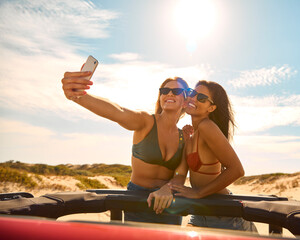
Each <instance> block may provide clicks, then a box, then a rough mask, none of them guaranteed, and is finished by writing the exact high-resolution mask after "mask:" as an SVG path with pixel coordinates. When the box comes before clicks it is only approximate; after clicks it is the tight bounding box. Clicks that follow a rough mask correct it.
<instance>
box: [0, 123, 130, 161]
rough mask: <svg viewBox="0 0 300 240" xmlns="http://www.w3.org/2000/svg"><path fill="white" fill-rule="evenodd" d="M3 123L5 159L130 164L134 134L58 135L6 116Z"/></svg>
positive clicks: (0, 153)
mask: <svg viewBox="0 0 300 240" xmlns="http://www.w3.org/2000/svg"><path fill="white" fill-rule="evenodd" d="M0 126H1V128H0V132H1V134H0V161H1V162H4V161H8V160H19V161H22V162H27V163H45V164H50V165H57V164H67V163H72V164H85V163H87V164H88V163H106V164H114V163H120V164H125V165H130V159H131V151H130V149H131V144H132V140H131V138H132V137H131V135H130V134H120V135H118V136H111V135H109V136H108V135H105V134H82V133H72V134H60V135H58V134H55V133H54V132H51V131H49V130H48V129H47V128H42V127H36V126H33V125H30V124H26V123H23V122H19V121H9V120H5V119H0ZM118 127H119V126H118ZM112 143H113V144H112ZM116 146H117V147H116ZM116 149H117V151H116Z"/></svg>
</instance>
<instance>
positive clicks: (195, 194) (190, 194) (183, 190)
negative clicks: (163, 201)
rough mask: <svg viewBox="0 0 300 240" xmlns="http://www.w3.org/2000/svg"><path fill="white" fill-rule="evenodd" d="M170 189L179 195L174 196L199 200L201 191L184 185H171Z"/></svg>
mask: <svg viewBox="0 0 300 240" xmlns="http://www.w3.org/2000/svg"><path fill="white" fill-rule="evenodd" d="M170 187H171V189H172V190H175V191H177V193H175V194H174V195H175V196H182V197H187V198H199V189H194V188H191V187H186V186H183V185H171V186H170Z"/></svg>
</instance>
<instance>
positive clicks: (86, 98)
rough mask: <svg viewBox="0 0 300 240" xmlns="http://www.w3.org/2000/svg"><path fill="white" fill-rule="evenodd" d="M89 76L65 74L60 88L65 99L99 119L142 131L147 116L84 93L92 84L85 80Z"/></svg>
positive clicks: (87, 74)
mask: <svg viewBox="0 0 300 240" xmlns="http://www.w3.org/2000/svg"><path fill="white" fill-rule="evenodd" d="M90 74H91V73H90V72H66V73H65V74H64V78H63V79H62V88H63V90H64V94H65V96H66V98H67V99H69V100H73V101H74V102H76V103H77V104H79V105H81V106H82V107H84V108H86V109H88V110H90V111H92V112H93V113H95V114H97V115H99V116H101V117H104V118H107V119H109V120H112V121H114V122H117V123H118V124H120V125H121V126H122V127H124V128H126V129H128V130H140V129H142V128H143V127H144V126H145V124H146V118H147V116H148V114H146V113H144V112H137V111H132V110H129V109H127V108H123V107H121V106H119V105H118V104H115V103H113V102H111V101H109V100H108V99H105V98H101V97H96V96H93V95H90V94H87V93H86V90H87V89H89V88H90V85H92V84H93V83H92V82H91V81H89V80H86V79H85V78H86V77H87V76H89V75H90ZM148 117H149V116H148Z"/></svg>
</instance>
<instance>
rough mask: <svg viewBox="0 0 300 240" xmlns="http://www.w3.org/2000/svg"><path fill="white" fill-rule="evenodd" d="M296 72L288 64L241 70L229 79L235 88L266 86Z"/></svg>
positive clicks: (287, 77)
mask: <svg viewBox="0 0 300 240" xmlns="http://www.w3.org/2000/svg"><path fill="white" fill-rule="evenodd" d="M296 73H297V71H296V70H293V69H292V68H291V67H289V66H288V65H283V66H281V67H275V66H274V67H271V68H261V69H257V70H248V71H242V72H241V73H240V76H239V77H238V78H235V79H233V80H230V81H229V84H231V85H233V86H234V87H235V88H244V87H249V86H250V87H255V86H266V85H271V84H278V83H280V82H282V81H283V80H285V79H289V78H290V77H291V76H293V75H295V74H296Z"/></svg>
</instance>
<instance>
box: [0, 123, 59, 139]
mask: <svg viewBox="0 0 300 240" xmlns="http://www.w3.org/2000/svg"><path fill="white" fill-rule="evenodd" d="M0 133H1V135H3V134H8V133H9V134H12V133H13V134H15V133H17V134H22V135H31V136H35V137H50V136H53V135H54V132H52V131H50V130H49V129H46V128H42V127H37V126H33V125H30V124H27V123H24V122H20V121H12V120H7V119H4V118H0Z"/></svg>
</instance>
